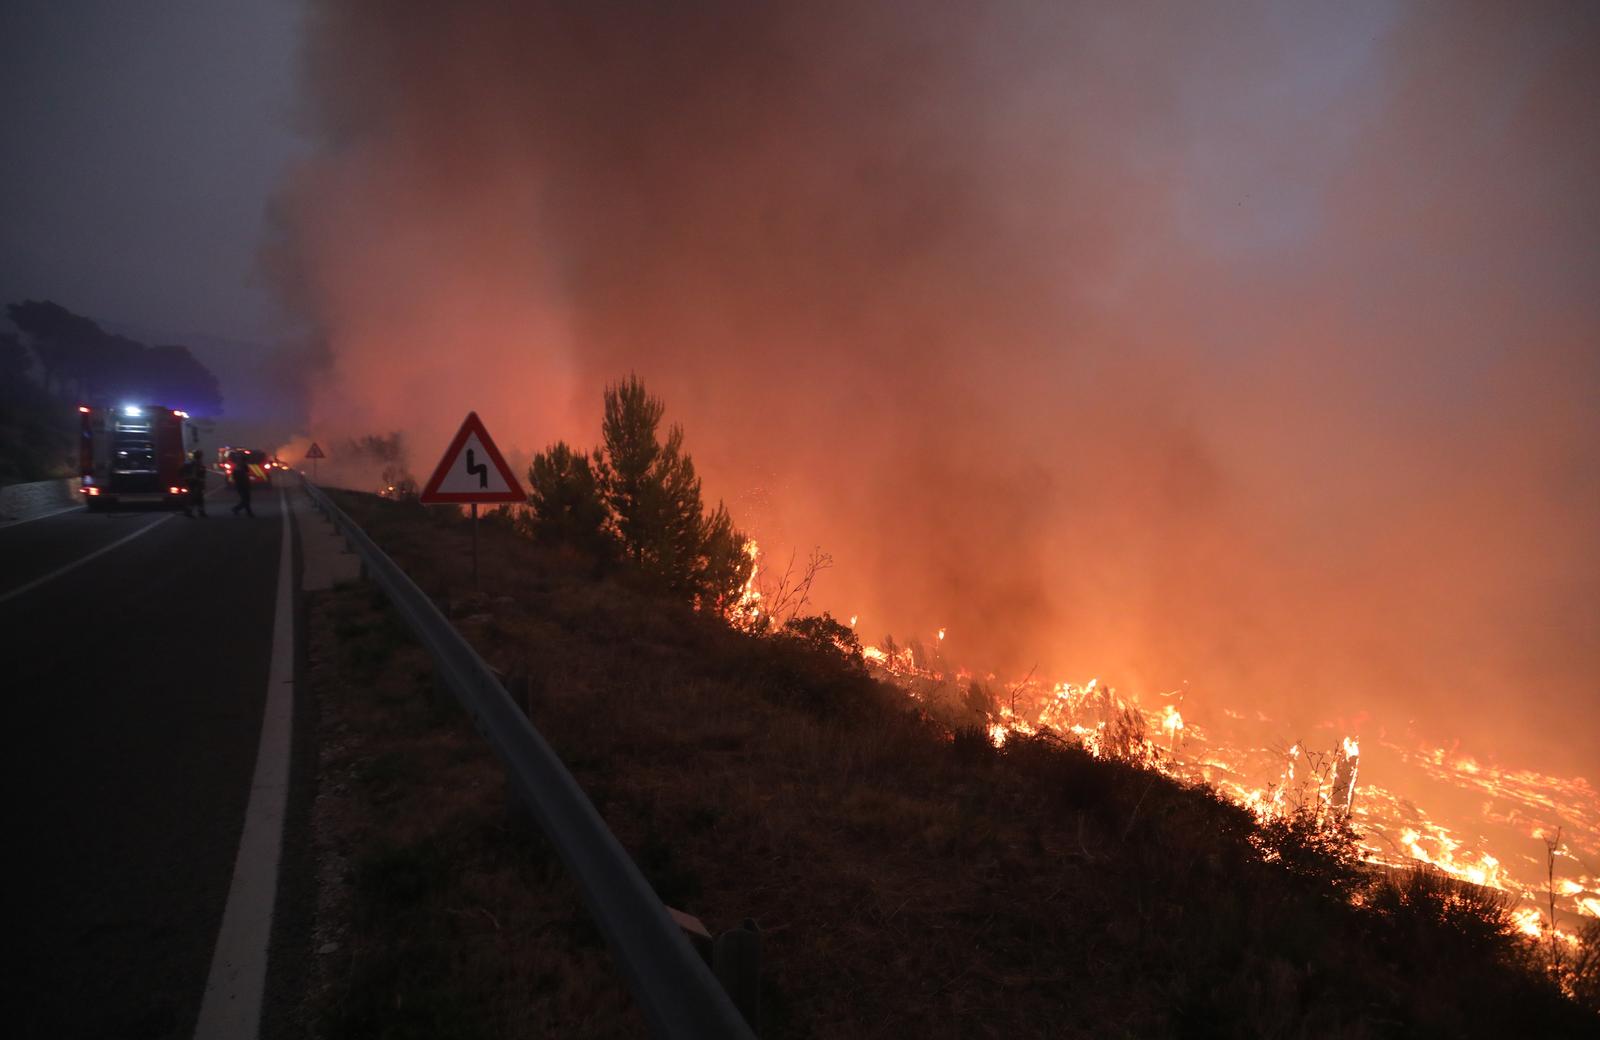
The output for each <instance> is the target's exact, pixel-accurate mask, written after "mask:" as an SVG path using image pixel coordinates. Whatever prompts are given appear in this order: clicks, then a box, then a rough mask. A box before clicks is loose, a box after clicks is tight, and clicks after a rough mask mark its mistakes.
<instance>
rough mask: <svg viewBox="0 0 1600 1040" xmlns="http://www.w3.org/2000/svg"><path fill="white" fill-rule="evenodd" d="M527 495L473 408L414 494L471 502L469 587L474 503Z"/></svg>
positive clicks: (433, 500)
mask: <svg viewBox="0 0 1600 1040" xmlns="http://www.w3.org/2000/svg"><path fill="white" fill-rule="evenodd" d="M527 499H528V496H527V495H525V494H523V491H522V485H521V484H518V483H517V478H516V477H515V476H514V475H512V472H511V467H510V466H507V465H506V460H505V458H504V457H503V456H502V455H501V454H500V449H499V448H497V447H495V446H494V441H493V440H491V439H490V437H489V431H488V430H486V429H484V427H483V421H482V420H481V419H479V418H478V413H477V412H468V413H467V418H466V420H465V421H463V422H462V424H461V429H460V430H458V431H456V435H455V439H453V440H452V441H451V442H450V446H449V447H448V448H446V449H445V450H444V457H443V458H441V459H440V460H439V465H438V466H437V467H435V468H434V471H433V476H431V477H429V478H428V483H427V484H426V485H425V486H424V487H423V489H422V494H421V495H420V496H418V501H420V502H421V503H422V504H423V505H430V506H431V505H438V504H451V505H462V504H467V505H470V506H472V587H473V589H477V588H478V504H479V503H480V502H484V503H491V504H492V503H500V502H526V501H527Z"/></svg>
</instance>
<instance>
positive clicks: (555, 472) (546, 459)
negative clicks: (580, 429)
mask: <svg viewBox="0 0 1600 1040" xmlns="http://www.w3.org/2000/svg"><path fill="white" fill-rule="evenodd" d="M528 487H529V492H528V505H529V506H530V507H532V509H533V518H532V520H531V522H530V523H529V525H528V527H529V531H530V532H531V533H532V535H533V537H534V539H535V540H536V541H539V542H543V543H545V544H546V545H569V546H572V547H574V548H577V549H580V550H582V551H584V552H587V553H589V554H590V555H592V556H595V557H596V558H600V559H604V558H605V557H606V556H608V555H610V548H611V539H610V537H609V535H608V533H607V531H606V520H607V516H606V506H605V502H603V501H602V500H601V498H600V487H599V484H598V483H597V481H596V479H595V471H594V466H593V465H592V464H591V463H590V460H589V456H588V455H587V454H586V453H584V452H581V451H573V450H572V448H571V447H570V446H569V445H568V444H567V443H566V442H565V441H557V442H556V443H555V444H552V445H551V446H550V447H548V448H546V449H545V450H544V451H542V452H540V453H539V454H538V455H535V456H534V457H533V463H532V465H530V466H529V467H528Z"/></svg>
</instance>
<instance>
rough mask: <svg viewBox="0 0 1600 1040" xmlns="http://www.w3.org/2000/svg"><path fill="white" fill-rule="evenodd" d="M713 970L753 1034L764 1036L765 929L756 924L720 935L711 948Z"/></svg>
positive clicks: (748, 921) (749, 920)
mask: <svg viewBox="0 0 1600 1040" xmlns="http://www.w3.org/2000/svg"><path fill="white" fill-rule="evenodd" d="M711 970H712V971H713V972H714V973H715V974H716V976H717V981H718V982H720V983H722V988H723V989H725V990H727V991H728V996H729V997H730V998H731V999H732V1000H733V1006H734V1007H736V1008H738V1009H739V1013H740V1014H741V1015H743V1016H744V1020H745V1024H747V1025H748V1026H749V1027H750V1030H751V1032H753V1033H756V1034H757V1035H760V1033H761V929H759V928H757V927H756V923H755V921H753V920H751V919H750V918H748V917H747V918H745V919H744V924H743V925H741V926H740V927H738V928H733V929H730V930H728V931H726V932H723V933H722V934H721V935H719V936H717V941H716V942H715V943H713V944H712V947H711Z"/></svg>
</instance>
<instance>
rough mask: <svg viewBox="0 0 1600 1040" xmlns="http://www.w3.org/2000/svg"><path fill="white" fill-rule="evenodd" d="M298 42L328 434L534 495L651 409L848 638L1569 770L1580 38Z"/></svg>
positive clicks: (1575, 668) (360, 25)
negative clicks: (442, 458)
mask: <svg viewBox="0 0 1600 1040" xmlns="http://www.w3.org/2000/svg"><path fill="white" fill-rule="evenodd" d="M306 34H307V43H306V70H307V102H308V112H309V113H310V117H311V120H312V123H313V133H314V135H315V137H316V140H317V142H318V148H317V149H316V153H315V156H314V158H313V159H312V160H310V161H309V162H307V163H306V164H304V165H303V166H302V167H301V168H299V169H298V170H297V171H296V172H295V174H294V176H293V178H292V180H291V181H290V182H289V183H288V184H286V185H285V187H284V189H283V193H282V198H281V206H282V213H283V215H284V234H283V237H282V239H281V240H280V241H278V242H277V243H276V244H275V245H274V247H273V252H272V256H271V259H272V263H273V265H274V268H275V270H276V271H277V272H278V275H279V277H280V280H281V282H282V284H283V285H284V290H285V293H286V294H287V295H288V296H289V298H290V299H291V300H292V301H293V302H294V304H295V305H296V306H297V307H298V308H299V309H300V311H301V313H303V314H304V315H305V316H306V317H307V318H308V320H309V321H310V322H311V323H313V324H314V326H315V328H316V330H317V332H318V334H319V335H320V336H321V337H323V338H324V339H325V341H326V343H327V344H328V349H329V360H328V364H327V369H326V371H325V372H324V373H323V374H322V376H321V377H320V378H319V379H318V380H317V381H316V382H315V386H314V389H313V391H312V398H311V401H310V408H311V412H310V414H311V416H312V422H311V429H310V430H308V431H307V434H308V436H314V437H316V438H317V439H319V440H320V442H321V443H322V444H323V445H327V444H329V443H330V442H335V441H339V440H341V439H343V438H345V437H349V436H354V435H360V434H365V433H373V432H377V433H386V432H389V431H392V430H400V431H404V432H405V434H406V436H407V438H408V441H409V443H410V444H411V445H412V446H413V452H414V454H415V455H417V456H418V458H416V459H414V460H413V463H414V467H415V468H416V469H417V470H418V474H419V476H425V475H426V470H427V469H428V468H429V465H430V464H431V461H432V455H433V453H434V452H435V451H436V450H438V448H442V447H443V445H444V443H445V440H446V439H447V438H448V436H449V434H450V433H452V432H453V431H454V428H455V426H456V425H457V424H458V423H459V422H460V420H461V418H462V416H463V415H464V414H465V413H466V412H467V411H468V410H469V409H475V410H477V411H478V413H479V414H480V415H481V416H482V417H483V419H484V420H485V422H486V423H487V424H488V427H489V429H490V431H491V432H492V433H493V434H494V435H495V436H496V438H497V439H498V440H499V441H500V443H501V446H502V447H504V448H508V449H510V450H511V451H512V452H513V453H515V454H516V455H517V456H518V457H520V458H522V459H524V460H525V459H526V458H527V456H528V455H529V454H530V453H531V452H533V451H536V450H538V449H540V448H542V447H543V446H544V445H546V444H547V443H549V442H551V441H554V440H556V439H558V438H562V439H567V440H569V441H572V442H574V443H575V444H577V445H579V446H589V445H592V444H593V443H594V442H595V441H596V440H597V439H598V436H599V405H600V391H601V388H602V386H603V385H604V384H605V383H606V382H608V381H611V380H615V379H617V378H618V377H620V376H623V375H625V374H627V373H628V372H630V371H631V372H637V373H638V374H639V375H640V376H641V377H642V378H643V379H644V381H645V383H646V385H647V386H649V387H650V388H651V389H652V390H653V391H654V392H656V393H658V394H660V395H661V396H662V397H664V398H665V400H666V402H667V406H668V416H669V419H674V420H677V421H680V422H682V423H683V425H684V426H685V428H686V431H687V435H688V447H689V449H690V451H691V452H692V453H693V455H694V457H695V461H696V463H697V465H698V466H699V467H700V469H701V470H702V472H703V473H704V474H705V475H706V477H707V490H708V492H709V494H710V496H711V497H712V498H713V499H714V498H716V497H719V496H720V497H723V498H725V499H727V501H728V504H729V506H730V508H731V509H732V510H733V511H734V514H735V517H736V519H737V520H738V521H739V522H740V523H741V524H742V525H743V526H744V527H746V528H747V529H749V530H751V531H752V532H753V533H754V534H755V535H757V536H758V537H759V538H760V540H761V542H762V544H763V547H764V548H766V549H767V550H768V551H769V555H770V557H772V558H776V559H777V561H778V563H779V565H780V566H781V563H782V561H783V560H784V559H786V558H787V555H788V552H789V551H790V549H791V548H793V547H797V548H798V549H799V551H800V552H801V554H802V555H804V553H805V551H806V550H807V549H808V548H810V547H811V546H813V545H820V546H821V547H822V548H823V549H825V550H826V551H828V552H830V553H831V554H832V555H833V557H834V560H835V561H836V565H835V567H834V568H833V569H832V570H831V571H829V572H827V573H826V574H825V576H824V578H823V579H822V580H821V581H820V582H819V584H818V588H817V596H818V599H819V600H820V606H822V607H825V608H827V609H830V610H831V611H832V612H833V613H835V614H836V615H838V616H844V617H848V616H850V615H859V617H860V619H861V620H860V628H861V630H862V634H863V636H865V637H867V638H869V639H876V638H877V637H880V636H881V635H882V634H884V633H886V632H893V633H894V634H895V635H896V637H897V638H899V639H900V640H901V641H902V642H903V641H905V639H906V638H907V637H910V636H919V635H920V636H921V637H922V638H923V639H924V640H925V641H926V640H927V639H928V637H929V635H930V634H931V633H932V632H933V631H934V630H935V629H937V628H939V627H944V628H946V629H947V631H948V632H949V637H948V639H947V641H946V643H945V649H946V653H947V654H948V655H949V656H950V657H951V658H952V659H954V660H957V661H962V662H966V663H968V664H970V665H973V666H976V667H977V668H979V669H988V668H994V669H997V670H1001V671H1003V672H1005V673H1017V672H1021V671H1025V670H1026V669H1028V668H1029V667H1031V666H1033V665H1037V666H1038V668H1039V672H1040V674H1043V675H1059V676H1061V677H1064V678H1065V677H1070V678H1073V679H1076V680H1079V681H1082V680H1086V679H1088V678H1089V677H1091V676H1096V675H1098V676H1101V677H1102V678H1103V680H1105V681H1108V682H1111V683H1113V684H1114V685H1116V686H1118V687H1120V688H1122V689H1125V690H1129V691H1133V692H1136V693H1141V692H1142V693H1152V692H1155V691H1159V690H1168V689H1172V688H1175V687H1177V686H1180V685H1181V684H1183V683H1185V682H1187V683H1188V684H1189V690H1190V693H1189V701H1188V703H1189V705H1190V706H1191V710H1193V711H1199V712H1201V715H1200V717H1202V718H1203V711H1204V707H1203V706H1205V705H1210V706H1211V708H1212V709H1213V710H1215V709H1217V708H1219V707H1221V706H1230V707H1233V708H1235V709H1245V708H1249V709H1259V710H1264V711H1266V712H1269V713H1273V714H1274V715H1276V716H1279V717H1282V718H1284V719H1285V720H1286V725H1289V724H1293V725H1311V724H1314V723H1315V722H1318V721H1323V720H1330V719H1335V718H1345V719H1348V718H1351V717H1354V716H1356V715H1358V714H1360V713H1362V712H1366V713H1368V714H1370V715H1371V716H1373V717H1374V718H1376V719H1377V720H1378V723H1379V724H1381V725H1383V726H1386V727H1388V728H1389V729H1390V730H1391V731H1394V732H1398V731H1403V730H1404V729H1405V728H1406V727H1407V726H1408V725H1409V724H1410V723H1411V721H1412V720H1417V725H1418V726H1419V727H1420V728H1421V729H1422V730H1424V731H1426V732H1429V733H1431V734H1433V735H1436V736H1442V737H1450V736H1456V735H1459V736H1462V737H1464V738H1466V739H1468V740H1469V741H1475V742H1476V743H1477V745H1478V746H1479V747H1483V748H1486V749H1488V750H1490V751H1493V752H1495V753H1499V754H1506V755H1523V754H1528V753H1531V752H1532V751H1533V750H1535V749H1538V750H1540V751H1544V752H1550V751H1552V750H1559V751H1560V752H1561V753H1562V754H1564V755H1565V756H1566V761H1567V762H1568V763H1569V764H1577V765H1581V766H1583V767H1590V766H1592V765H1594V764H1596V762H1595V759H1594V757H1593V756H1594V750H1593V748H1592V746H1590V743H1592V742H1585V741H1581V740H1580V739H1579V738H1578V737H1576V736H1574V735H1573V734H1575V733H1577V732H1579V731H1580V730H1586V729H1587V727H1588V726H1590V725H1592V721H1591V722H1589V723H1584V724H1581V725H1579V726H1578V727H1577V728H1576V729H1575V728H1574V727H1573V725H1572V724H1571V723H1570V722H1568V721H1564V720H1566V719H1568V718H1570V715H1571V713H1573V712H1579V711H1587V712H1588V713H1589V714H1590V715H1591V716H1592V713H1593V709H1594V707H1595V690H1596V686H1595V684H1596V676H1597V674H1600V668H1597V665H1600V646H1597V632H1600V537H1597V532H1600V467H1597V462H1600V459H1597V453H1600V410H1597V409H1596V401H1597V399H1600V397H1597V391H1600V291H1597V290H1600V277H1597V276H1600V248H1597V245H1600V191H1596V190H1595V185H1596V184H1600V71H1597V70H1600V63H1596V62H1595V61H1594V60H1593V56H1594V54H1595V53H1596V51H1597V49H1600V48H1597V45H1600V17H1597V13H1596V9H1595V8H1594V7H1593V5H1585V4H1559V3H1534V4H1521V5H1512V6H1508V5H1502V4H1464V3H1451V4H1445V5H1439V6H1429V5H1412V4H1408V5H1394V4H1388V3H1363V4H1342V5H1318V4H1307V5H1304V6H1303V7H1298V8H1297V7H1294V6H1286V5H1282V4H1266V3H1262V4H1249V3H1241V4H1229V5H1220V6H1219V5H1192V4H1173V5H1144V4H1127V5H1121V4H1116V5H1084V7H1083V9H1079V8H1077V7H1076V5H1066V4H1057V3H1028V2H1016V3H1005V4H968V3H958V2H953V0H952V2H927V3H889V2H862V0H849V2H836V3H803V4H802V3H772V4H748V3H735V2H731V0H729V2H707V3H688V4H670V5H648V4H640V5H619V4H567V3H553V2H536V3H520V2H511V0H506V2H503V3H489V2H463V3H456V4H435V3H416V2H402V3H394V2H388V0H382V2H380V0H354V2H341V3H337V4H334V3H326V4H317V5H314V6H313V8H312V10H311V12H310V14H309V16H308V19H307V25H306ZM435 445H436V446H438V447H437V448H434V447H430V446H435ZM424 456H426V458H424ZM1286 732H1288V731H1286ZM1552 734H1558V736H1554V737H1553V736H1552ZM1560 734H1565V735H1564V736H1560ZM1289 735H1290V736H1291V737H1292V735H1293V734H1292V733H1290V734H1289ZM1552 741H1554V742H1555V743H1558V744H1559V745H1561V746H1560V748H1559V749H1552V748H1551V747H1549V744H1550V743H1551V742H1552Z"/></svg>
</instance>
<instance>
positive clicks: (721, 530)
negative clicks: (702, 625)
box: [528, 376, 751, 614]
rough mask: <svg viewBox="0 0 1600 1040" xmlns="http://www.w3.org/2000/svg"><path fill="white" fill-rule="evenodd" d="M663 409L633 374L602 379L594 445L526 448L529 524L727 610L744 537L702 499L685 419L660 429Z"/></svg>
mask: <svg viewBox="0 0 1600 1040" xmlns="http://www.w3.org/2000/svg"><path fill="white" fill-rule="evenodd" d="M665 411H666V408H665V405H663V404H662V402H661V399H660V398H657V397H653V396H651V395H650V394H649V393H647V392H646V391H645V388H644V384H643V383H641V382H640V381H639V380H638V378H637V377H635V376H629V377H628V378H627V379H626V380H624V381H622V382H620V383H618V384H616V385H614V386H608V387H607V388H606V391H605V416H604V419H603V421H602V424H601V436H602V441H603V443H602V444H601V446H600V447H598V448H596V449H594V451H593V452H581V451H574V450H573V449H572V447H571V446H570V445H568V444H566V443H565V442H558V443H556V444H553V445H551V446H550V447H549V448H547V449H545V450H544V451H543V452H541V453H539V454H538V455H536V456H534V459H533V464H532V465H531V466H529V467H528V484H529V487H530V489H531V490H530V494H529V496H528V504H529V506H531V507H532V518H531V523H530V529H531V532H532V534H533V536H534V537H535V538H536V539H538V540H539V541H542V542H545V543H547V544H554V545H565V546H568V547H570V548H573V549H576V550H578V551H580V552H582V553H585V554H586V555H589V556H592V557H594V558H595V559H597V560H601V561H604V562H611V561H617V560H621V561H626V563H627V564H629V565H631V567H632V569H633V570H634V571H635V572H636V573H638V574H639V575H640V576H642V577H643V578H644V579H645V580H647V581H648V582H649V583H651V584H652V585H654V586H656V587H657V588H659V589H660V590H661V591H663V592H666V593H667V594H669V595H672V596H675V597H678V598H681V599H684V600H685V601H687V602H692V603H694V604H696V605H697V606H699V607H701V608H702V609H707V610H712V611H714V612H716V613H719V614H725V613H727V611H728V609H729V608H731V607H732V606H733V605H734V604H735V603H736V602H737V601H738V598H739V594H740V590H741V589H742V588H743V586H744V583H745V581H746V580H747V579H748V578H749V576H750V567H751V561H750V558H749V557H748V556H747V555H746V553H745V544H746V541H747V540H746V538H745V536H744V535H743V534H741V533H740V532H739V531H738V530H736V529H735V528H734V526H733V519H732V518H731V517H730V516H729V515H728V511H727V509H726V508H724V507H723V505H722V503H720V502H719V503H717V506H716V508H715V509H712V510H709V511H708V510H707V509H706V508H705V505H704V503H703V501H702V499H701V494H700V478H699V477H698V476H696V475H695V471H694V460H693V459H692V458H690V456H689V454H688V453H687V452H685V451H684V450H683V428H682V427H680V426H678V425H676V424H674V425H673V426H672V427H670V428H669V429H668V431H667V437H666V440H665V441H663V440H662V439H661V438H660V435H659V431H660V427H661V419H662V417H663V415H664V414H665Z"/></svg>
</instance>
